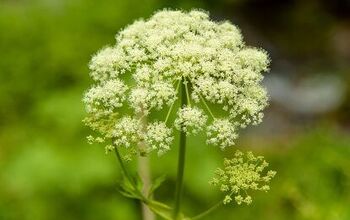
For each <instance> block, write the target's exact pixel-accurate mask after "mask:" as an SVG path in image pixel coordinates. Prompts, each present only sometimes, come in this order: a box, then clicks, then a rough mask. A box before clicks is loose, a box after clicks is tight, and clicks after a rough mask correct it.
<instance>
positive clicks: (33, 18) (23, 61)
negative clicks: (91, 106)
mask: <svg viewBox="0 0 350 220" xmlns="http://www.w3.org/2000/svg"><path fill="white" fill-rule="evenodd" d="M165 7H167V8H169V7H170V8H182V9H191V8H203V9H205V10H208V11H210V13H211V17H212V18H213V19H215V20H222V19H227V20H230V21H232V22H233V23H234V24H237V25H238V26H239V27H240V28H241V30H242V32H243V35H244V36H245V40H246V42H247V44H248V45H252V46H257V47H262V48H265V49H266V50H267V51H268V52H269V53H270V55H271V58H272V65H271V71H270V73H267V74H266V78H265V80H264V83H265V85H266V87H267V88H268V90H269V94H270V96H271V105H270V107H269V108H268V109H267V110H266V117H265V119H264V122H263V123H262V124H261V125H259V126H258V127H254V128H250V129H248V130H246V131H244V132H243V133H242V135H241V138H240V139H239V141H238V143H237V148H239V149H242V150H248V149H249V150H253V151H254V152H255V153H256V154H262V155H265V157H266V158H267V159H268V160H269V161H270V165H271V167H272V168H273V169H274V170H277V171H278V175H277V176H276V178H275V179H274V180H273V182H272V187H271V191H270V192H269V193H256V194H254V198H255V201H254V203H253V204H252V205H251V206H250V207H246V206H237V205H229V206H226V207H224V208H222V209H220V211H218V212H216V213H214V214H213V215H211V216H209V217H208V218H207V219H214V220H220V219H241V220H245V219H247V220H248V219H254V220H259V219H262V220H267V219H268V220H277V219H278V220H290V219H305V220H306V219H308V220H349V219H350V1H349V0H328V1H327V0H307V1H306V0H283V1H281V0H207V1H199V0H168V1H162V0H143V1H141V0H99V1H94V0H26V1H25V0H0V219H1V220H19V219H20V220H62V219H65V220H77V219H80V220H97V219H98V220H107V219H108V220H111V219H115V220H138V219H141V217H140V205H139V203H138V202H136V201H133V200H130V199H127V198H124V197H122V196H121V195H120V194H119V192H118V190H117V181H118V179H119V177H120V170H119V168H118V166H117V164H116V160H115V158H114V156H113V155H105V152H104V149H103V147H102V146H97V145H88V144H87V142H86V139H85V136H86V135H87V134H88V132H89V131H88V129H87V128H85V127H84V126H83V125H82V123H81V120H82V119H83V117H84V114H85V113H84V106H83V104H82V102H81V98H82V94H83V92H84V91H85V90H86V89H87V88H88V87H89V84H90V83H91V81H90V79H89V76H88V68H87V64H88V62H89V60H90V58H91V56H92V54H93V53H95V52H96V51H97V50H98V49H99V48H101V47H103V46H104V45H106V44H113V43H114V35H115V34H116V33H117V32H118V30H120V29H121V28H122V27H124V26H125V25H127V24H129V23H131V22H132V21H133V20H135V19H137V18H140V17H149V16H150V15H151V14H152V12H153V11H155V10H157V9H162V8H165ZM176 153H177V148H176V147H174V149H173V150H172V151H171V152H170V153H169V154H166V155H165V156H163V157H161V158H157V157H153V158H152V169H153V176H154V177H156V176H159V175H161V174H164V173H166V174H167V177H168V180H167V181H166V182H165V183H164V185H163V186H161V187H160V188H159V189H158V190H157V192H156V197H157V198H158V199H160V200H162V201H165V202H167V203H169V204H171V199H172V194H173V191H174V179H175V172H176ZM231 153H232V151H230V150H228V151H225V152H222V151H220V150H218V149H216V148H211V147H207V146H205V144H204V140H203V139H201V137H197V138H190V144H189V147H188V155H187V164H186V166H187V167H186V168H187V169H186V174H185V197H184V202H183V207H184V211H185V212H186V213H188V214H189V215H193V214H196V213H198V212H200V211H201V210H202V209H205V208H206V207H209V206H210V205H212V204H213V203H214V202H215V201H216V200H218V199H219V198H221V197H220V193H219V192H217V191H216V189H214V188H212V187H210V186H209V184H208V180H209V179H210V177H211V176H212V172H213V170H214V169H215V167H216V166H217V165H219V164H220V163H221V161H222V158H223V157H230V154H231Z"/></svg>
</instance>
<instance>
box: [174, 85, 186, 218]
mask: <svg viewBox="0 0 350 220" xmlns="http://www.w3.org/2000/svg"><path fill="white" fill-rule="evenodd" d="M181 83H182V85H181V106H185V105H187V97H186V87H185V84H184V82H183V81H182V82H181ZM185 156H186V133H185V132H183V131H181V132H180V143H179V157H178V167H177V178H176V191H175V204H174V213H173V218H174V220H178V219H179V217H180V213H181V207H180V205H181V198H182V189H183V178H184V170H185Z"/></svg>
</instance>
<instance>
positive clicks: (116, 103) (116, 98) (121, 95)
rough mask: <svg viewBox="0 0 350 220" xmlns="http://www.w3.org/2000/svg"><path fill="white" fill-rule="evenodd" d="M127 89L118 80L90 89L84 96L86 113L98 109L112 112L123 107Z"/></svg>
mask: <svg viewBox="0 0 350 220" xmlns="http://www.w3.org/2000/svg"><path fill="white" fill-rule="evenodd" d="M127 89H128V87H127V86H126V85H125V84H124V83H123V82H122V81H121V80H119V79H112V80H109V81H106V82H104V83H102V84H101V85H97V86H95V87H92V88H91V89H90V90H89V91H88V92H87V93H86V94H85V96H84V98H83V102H84V103H85V105H86V110H87V112H89V113H91V112H96V111H98V109H101V108H103V109H107V110H111V111H112V110H114V109H115V108H119V107H121V106H122V105H123V102H124V100H125V93H126V91H127Z"/></svg>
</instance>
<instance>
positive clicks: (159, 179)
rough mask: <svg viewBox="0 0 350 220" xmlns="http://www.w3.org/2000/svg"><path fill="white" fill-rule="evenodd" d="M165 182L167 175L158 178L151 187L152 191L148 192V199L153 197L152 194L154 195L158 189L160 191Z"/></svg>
mask: <svg viewBox="0 0 350 220" xmlns="http://www.w3.org/2000/svg"><path fill="white" fill-rule="evenodd" d="M165 180H166V175H162V176H160V177H157V178H156V179H155V180H154V181H153V183H152V185H151V186H150V189H149V191H148V197H152V194H153V193H154V191H155V190H156V189H158V188H159V186H160V185H161V184H162V183H163V182H164V181H165Z"/></svg>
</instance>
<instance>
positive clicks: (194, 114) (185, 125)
mask: <svg viewBox="0 0 350 220" xmlns="http://www.w3.org/2000/svg"><path fill="white" fill-rule="evenodd" d="M206 122H207V116H206V115H205V114H204V112H203V111H202V110H201V109H199V108H196V107H194V108H192V107H188V106H185V107H183V108H181V109H180V110H179V111H178V113H177V118H176V119H175V122H174V124H175V127H176V128H177V129H178V130H181V131H183V132H186V134H197V133H198V132H199V131H201V130H202V129H203V127H204V126H205V124H206Z"/></svg>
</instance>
